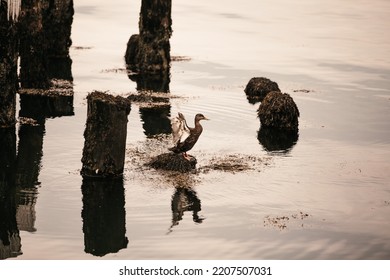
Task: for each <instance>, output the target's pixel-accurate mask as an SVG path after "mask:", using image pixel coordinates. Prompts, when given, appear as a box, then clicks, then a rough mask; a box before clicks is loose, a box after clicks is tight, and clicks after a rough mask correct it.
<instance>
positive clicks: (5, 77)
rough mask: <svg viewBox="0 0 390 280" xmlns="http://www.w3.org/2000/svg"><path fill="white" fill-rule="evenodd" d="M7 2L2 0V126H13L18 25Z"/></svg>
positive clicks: (0, 91)
mask: <svg viewBox="0 0 390 280" xmlns="http://www.w3.org/2000/svg"><path fill="white" fill-rule="evenodd" d="M7 3H8V2H6V1H0V127H12V126H14V125H15V122H16V119H15V111H16V90H17V83H18V76H17V58H18V54H17V42H18V41H17V37H16V34H17V26H16V23H15V21H14V18H12V17H9V11H8V5H7Z"/></svg>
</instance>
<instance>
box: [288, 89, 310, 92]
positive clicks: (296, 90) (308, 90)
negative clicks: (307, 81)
mask: <svg viewBox="0 0 390 280" xmlns="http://www.w3.org/2000/svg"><path fill="white" fill-rule="evenodd" d="M293 92H303V93H310V92H314V90H310V89H294V90H293Z"/></svg>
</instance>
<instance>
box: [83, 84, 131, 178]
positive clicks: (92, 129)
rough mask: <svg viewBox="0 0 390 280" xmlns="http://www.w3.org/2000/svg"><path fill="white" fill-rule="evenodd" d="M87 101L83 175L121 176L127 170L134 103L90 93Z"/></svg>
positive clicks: (97, 92)
mask: <svg viewBox="0 0 390 280" xmlns="http://www.w3.org/2000/svg"><path fill="white" fill-rule="evenodd" d="M87 100H88V113H87V123H86V127H85V131H84V139H85V142H84V149H83V156H82V159H81V161H82V170H81V174H82V175H83V176H98V177H111V176H120V175H122V173H123V170H124V161H125V151H126V133H127V116H128V114H129V113H130V101H129V100H128V99H127V98H123V97H120V96H116V97H114V96H112V95H109V94H106V93H103V92H99V91H94V92H92V93H90V94H89V95H88V97H87Z"/></svg>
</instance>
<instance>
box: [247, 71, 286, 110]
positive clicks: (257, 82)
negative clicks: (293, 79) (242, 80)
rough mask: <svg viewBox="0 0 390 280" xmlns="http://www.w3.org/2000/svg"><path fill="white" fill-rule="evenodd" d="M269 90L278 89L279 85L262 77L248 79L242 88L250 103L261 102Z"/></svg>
mask: <svg viewBox="0 0 390 280" xmlns="http://www.w3.org/2000/svg"><path fill="white" fill-rule="evenodd" d="M271 91H280V89H279V86H278V84H277V83H276V82H274V81H271V80H270V79H267V78H264V77H254V78H252V79H250V80H249V82H248V84H247V85H246V87H245V89H244V92H245V93H246V96H247V99H248V101H249V103H251V104H255V103H257V102H262V101H263V99H264V98H265V97H266V96H267V94H268V93H269V92H271Z"/></svg>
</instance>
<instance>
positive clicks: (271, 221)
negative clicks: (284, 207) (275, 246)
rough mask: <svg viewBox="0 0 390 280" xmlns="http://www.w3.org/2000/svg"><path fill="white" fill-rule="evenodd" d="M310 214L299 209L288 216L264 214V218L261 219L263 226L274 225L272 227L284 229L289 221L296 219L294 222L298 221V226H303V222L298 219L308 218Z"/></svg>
mask: <svg viewBox="0 0 390 280" xmlns="http://www.w3.org/2000/svg"><path fill="white" fill-rule="evenodd" d="M309 216H310V215H309V214H307V213H304V212H302V211H299V212H298V213H295V214H292V215H289V216H285V215H284V216H275V217H272V216H269V215H267V216H265V218H264V221H263V224H264V227H274V228H277V229H279V230H285V229H287V227H288V225H289V223H290V221H296V222H299V224H300V227H303V226H304V224H303V223H301V222H300V221H302V220H304V219H306V218H308V217H309Z"/></svg>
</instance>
